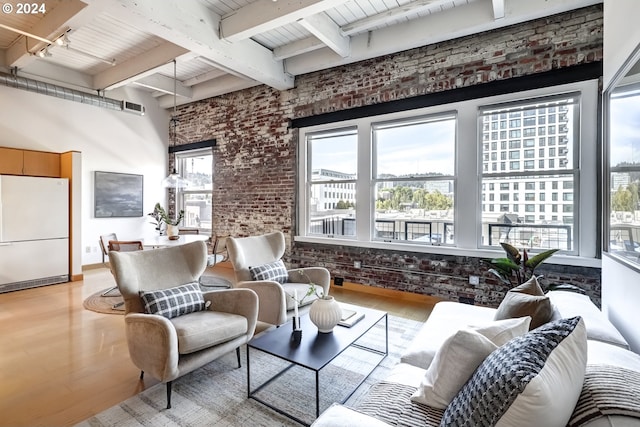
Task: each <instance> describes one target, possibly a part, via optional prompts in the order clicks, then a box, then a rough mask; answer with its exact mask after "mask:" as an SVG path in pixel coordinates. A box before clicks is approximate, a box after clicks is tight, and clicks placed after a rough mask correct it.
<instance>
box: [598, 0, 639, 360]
mask: <svg viewBox="0 0 640 427" xmlns="http://www.w3.org/2000/svg"><path fill="white" fill-rule="evenodd" d="M639 15H640V2H639V1H638V0H605V3H604V88H605V89H606V88H608V87H609V85H610V84H611V83H612V79H613V77H614V76H615V75H616V73H617V72H618V70H619V69H620V68H621V67H623V65H624V62H625V61H626V60H627V58H628V57H629V56H630V55H631V53H632V52H633V50H634V49H635V48H636V46H638V45H639V44H640V26H638V25H637V24H636V22H635V20H636V17H637V16H639ZM602 215H603V218H605V220H606V219H607V218H609V213H608V207H606V206H603V207H602ZM639 302H640V273H637V272H636V271H634V270H633V269H630V268H628V267H626V266H624V265H623V264H621V263H619V262H617V261H615V260H614V259H612V258H610V257H608V256H607V255H606V254H605V255H604V256H603V259H602V310H603V311H604V312H605V313H606V314H607V316H608V317H609V319H610V320H611V322H612V323H613V324H614V325H615V326H616V327H617V328H618V329H619V330H620V332H621V333H622V335H624V337H625V338H626V339H627V341H629V343H630V344H631V348H632V350H633V351H635V352H637V353H640V329H638V324H639V323H640V312H639V311H638V308H637V307H638V303H639Z"/></svg>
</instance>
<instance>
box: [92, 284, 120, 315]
mask: <svg viewBox="0 0 640 427" xmlns="http://www.w3.org/2000/svg"><path fill="white" fill-rule="evenodd" d="M109 289H111V288H106V289H103V290H101V291H98V292H96V293H95V294H92V295H90V296H89V297H88V298H87V299H85V300H84V301H83V302H82V306H83V307H84V308H86V309H87V310H91V311H95V312H97V313H104V314H124V305H120V304H121V303H122V302H123V300H122V297H121V296H120V294H119V293H118V291H117V289H116V290H114V291H113V292H109V293H108V294H107V296H102V294H104V293H105V292H106V291H108V290H109ZM114 294H115V295H114Z"/></svg>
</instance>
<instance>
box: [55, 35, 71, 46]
mask: <svg viewBox="0 0 640 427" xmlns="http://www.w3.org/2000/svg"><path fill="white" fill-rule="evenodd" d="M56 44H57V45H58V46H69V39H68V38H67V34H66V33H65V34H63V35H61V36H60V37H58V38H57V39H56Z"/></svg>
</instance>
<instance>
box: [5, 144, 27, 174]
mask: <svg viewBox="0 0 640 427" xmlns="http://www.w3.org/2000/svg"><path fill="white" fill-rule="evenodd" d="M23 153H24V150H17V149H15V148H2V147H0V174H5V175H22V165H23V158H24V155H23Z"/></svg>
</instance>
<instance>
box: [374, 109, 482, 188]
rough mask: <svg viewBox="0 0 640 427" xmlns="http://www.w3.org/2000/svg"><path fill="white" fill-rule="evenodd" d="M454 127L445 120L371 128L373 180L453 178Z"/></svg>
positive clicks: (451, 118)
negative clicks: (443, 176) (438, 176)
mask: <svg viewBox="0 0 640 427" xmlns="http://www.w3.org/2000/svg"><path fill="white" fill-rule="evenodd" d="M455 124H456V121H455V118H454V117H452V116H447V117H445V118H438V119H431V120H429V119H423V120H422V121H411V122H396V123H393V122H392V123H385V124H378V125H374V128H373V138H374V144H375V146H374V148H375V163H374V164H375V165H376V169H375V176H376V178H378V179H380V178H387V177H418V176H437V175H446V176H453V175H454V174H455V146H456V145H455ZM488 156H489V154H487V160H489V157H488Z"/></svg>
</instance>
